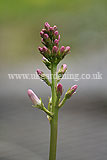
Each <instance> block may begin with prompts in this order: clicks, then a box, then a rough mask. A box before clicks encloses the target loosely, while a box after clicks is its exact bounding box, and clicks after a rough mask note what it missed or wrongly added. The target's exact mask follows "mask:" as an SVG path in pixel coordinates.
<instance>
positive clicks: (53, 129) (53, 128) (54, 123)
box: [49, 64, 58, 160]
mask: <svg viewBox="0 0 107 160" xmlns="http://www.w3.org/2000/svg"><path fill="white" fill-rule="evenodd" d="M56 69H57V65H56V64H52V67H51V75H52V85H51V90H52V112H53V113H54V116H53V118H52V120H51V121H50V152H49V160H56V149H57V128H58V106H56V101H57V96H56V85H57V82H56V78H55V76H54V75H56Z"/></svg>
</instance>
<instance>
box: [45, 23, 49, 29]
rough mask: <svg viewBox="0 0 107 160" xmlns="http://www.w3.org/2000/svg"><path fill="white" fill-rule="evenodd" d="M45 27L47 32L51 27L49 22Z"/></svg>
mask: <svg viewBox="0 0 107 160" xmlns="http://www.w3.org/2000/svg"><path fill="white" fill-rule="evenodd" d="M44 26H45V28H46V29H47V30H49V28H50V25H49V23H48V22H46V23H45V25H44Z"/></svg>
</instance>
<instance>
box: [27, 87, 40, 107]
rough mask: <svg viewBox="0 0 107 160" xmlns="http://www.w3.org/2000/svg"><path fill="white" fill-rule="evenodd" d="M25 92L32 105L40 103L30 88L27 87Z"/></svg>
mask: <svg viewBox="0 0 107 160" xmlns="http://www.w3.org/2000/svg"><path fill="white" fill-rule="evenodd" d="M27 93H28V96H29V98H30V99H31V101H32V103H33V104H34V105H41V101H40V99H39V98H38V97H37V96H36V95H35V93H34V92H33V91H32V90H31V89H29V90H28V92H27Z"/></svg>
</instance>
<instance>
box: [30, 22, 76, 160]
mask: <svg viewBox="0 0 107 160" xmlns="http://www.w3.org/2000/svg"><path fill="white" fill-rule="evenodd" d="M44 27H45V28H44V29H42V31H41V32H40V35H41V37H42V40H41V42H42V44H43V45H44V46H43V47H42V48H41V47H38V49H39V51H40V53H41V54H42V56H43V59H42V61H43V63H44V64H45V65H46V67H47V68H48V69H49V70H50V71H51V78H52V82H50V81H49V80H48V78H47V77H46V75H45V74H44V73H43V72H42V71H41V70H40V69H37V74H38V75H39V77H40V78H41V79H42V80H43V81H44V82H45V83H46V84H47V85H48V86H49V87H51V92H52V94H51V97H50V98H49V103H48V107H47V108H46V107H45V106H44V104H43V102H42V100H41V99H39V98H38V97H37V96H36V95H35V93H34V92H33V91H32V90H31V89H29V90H28V96H29V97H30V99H31V101H32V103H33V107H36V108H39V109H41V110H42V111H44V112H45V113H46V114H47V118H48V120H49V122H50V152H49V160H56V148H57V128H58V111H59V109H60V108H61V107H62V106H63V105H64V103H65V102H66V100H67V99H69V98H70V97H71V96H72V95H73V94H74V93H75V91H76V89H77V85H74V86H72V87H71V88H69V89H68V91H67V92H66V93H65V96H64V98H63V99H62V100H61V95H62V92H63V86H62V84H61V83H59V81H60V80H61V78H62V77H63V75H64V73H65V72H66V70H67V65H66V64H63V65H62V66H61V68H60V69H59V70H58V72H57V65H58V63H59V62H60V61H61V60H62V59H63V58H64V57H65V56H66V55H67V54H68V53H70V47H69V46H67V47H64V46H61V47H59V41H60V34H59V32H58V30H57V27H56V26H53V27H51V26H50V25H49V24H48V23H47V22H46V23H45V25H44ZM56 74H57V75H58V76H56Z"/></svg>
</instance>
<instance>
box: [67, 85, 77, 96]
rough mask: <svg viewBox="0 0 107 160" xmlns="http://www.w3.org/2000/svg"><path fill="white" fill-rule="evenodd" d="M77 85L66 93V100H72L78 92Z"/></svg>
mask: <svg viewBox="0 0 107 160" xmlns="http://www.w3.org/2000/svg"><path fill="white" fill-rule="evenodd" d="M76 89H77V85H74V86H72V87H71V88H70V89H69V90H68V91H67V92H66V95H65V96H66V98H70V97H71V96H72V95H73V94H74V93H75V91H76Z"/></svg>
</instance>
